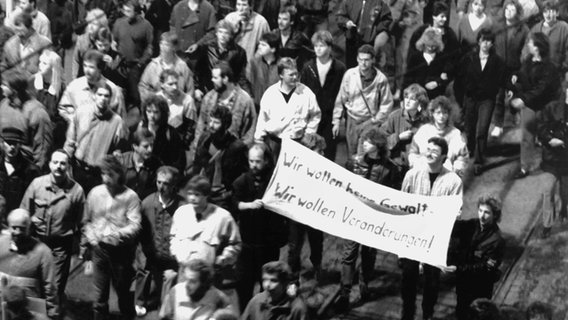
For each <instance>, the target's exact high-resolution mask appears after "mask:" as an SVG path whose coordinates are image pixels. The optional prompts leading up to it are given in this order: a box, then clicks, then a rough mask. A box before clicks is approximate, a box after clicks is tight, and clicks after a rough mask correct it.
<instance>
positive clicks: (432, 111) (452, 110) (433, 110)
mask: <svg viewBox="0 0 568 320" xmlns="http://www.w3.org/2000/svg"><path fill="white" fill-rule="evenodd" d="M428 114H429V116H430V123H432V124H433V125H434V126H436V128H438V129H446V128H448V127H450V126H452V125H453V121H454V118H457V117H458V116H459V110H458V107H457V104H456V103H455V102H452V100H450V99H448V98H447V97H445V96H438V97H436V98H434V99H433V100H432V101H430V104H428Z"/></svg>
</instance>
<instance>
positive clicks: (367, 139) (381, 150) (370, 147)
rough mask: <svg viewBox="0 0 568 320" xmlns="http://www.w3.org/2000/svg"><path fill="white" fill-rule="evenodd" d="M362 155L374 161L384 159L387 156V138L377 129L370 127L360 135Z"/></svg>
mask: <svg viewBox="0 0 568 320" xmlns="http://www.w3.org/2000/svg"><path fill="white" fill-rule="evenodd" d="M361 149H362V151H363V154H365V155H368V156H371V157H372V158H376V159H385V158H386V155H387V151H388V150H387V137H386V136H385V134H384V133H383V132H382V131H381V130H380V129H379V128H378V127H375V126H373V127H370V128H368V129H366V130H364V131H363V132H362V133H361Z"/></svg>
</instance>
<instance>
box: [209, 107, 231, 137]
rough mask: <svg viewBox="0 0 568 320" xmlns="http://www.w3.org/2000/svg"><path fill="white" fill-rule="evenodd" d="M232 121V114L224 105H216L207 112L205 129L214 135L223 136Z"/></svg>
mask: <svg viewBox="0 0 568 320" xmlns="http://www.w3.org/2000/svg"><path fill="white" fill-rule="evenodd" d="M232 123H233V114H232V113H231V110H229V108H227V107H225V106H220V105H216V106H214V107H213V108H212V109H211V111H210V112H209V124H208V127H207V130H208V131H209V132H210V133H211V134H212V135H214V136H223V135H225V133H226V132H227V131H228V130H229V128H230V127H231V124H232Z"/></svg>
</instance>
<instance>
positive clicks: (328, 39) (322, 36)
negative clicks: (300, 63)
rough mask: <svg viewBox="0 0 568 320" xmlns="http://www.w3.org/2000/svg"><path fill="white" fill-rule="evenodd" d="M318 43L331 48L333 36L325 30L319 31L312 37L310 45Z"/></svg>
mask: <svg viewBox="0 0 568 320" xmlns="http://www.w3.org/2000/svg"><path fill="white" fill-rule="evenodd" d="M318 42H323V43H325V44H326V45H327V46H329V47H331V46H332V45H333V36H332V35H331V32H329V31H327V30H320V31H318V32H316V33H314V35H313V36H312V45H314V46H315V45H316V43H318Z"/></svg>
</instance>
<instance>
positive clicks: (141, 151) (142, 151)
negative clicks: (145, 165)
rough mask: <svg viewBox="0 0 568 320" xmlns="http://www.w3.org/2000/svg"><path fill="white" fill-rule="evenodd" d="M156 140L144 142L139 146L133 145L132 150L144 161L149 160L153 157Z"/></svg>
mask: <svg viewBox="0 0 568 320" xmlns="http://www.w3.org/2000/svg"><path fill="white" fill-rule="evenodd" d="M153 146H154V140H153V139H151V140H143V141H141V142H140V144H139V145H136V144H133V145H132V148H133V149H134V152H136V153H137V154H138V155H139V156H140V157H141V158H142V159H144V160H148V159H150V157H151V156H152V150H153Z"/></svg>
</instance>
